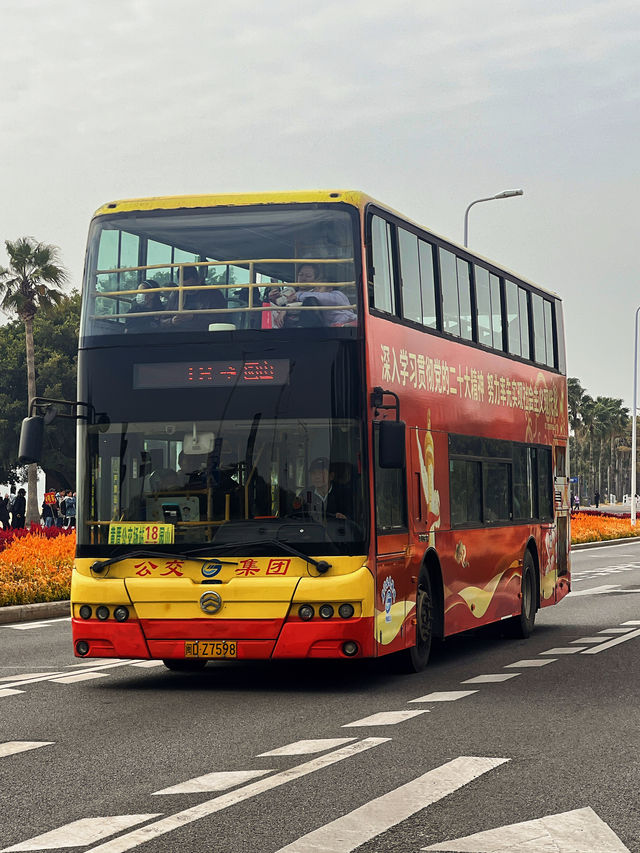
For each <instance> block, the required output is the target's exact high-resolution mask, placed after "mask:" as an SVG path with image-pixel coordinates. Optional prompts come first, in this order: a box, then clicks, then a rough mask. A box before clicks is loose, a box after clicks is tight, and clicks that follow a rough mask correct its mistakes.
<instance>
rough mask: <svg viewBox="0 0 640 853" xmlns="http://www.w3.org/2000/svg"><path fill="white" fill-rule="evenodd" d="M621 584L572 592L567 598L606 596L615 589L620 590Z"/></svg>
mask: <svg viewBox="0 0 640 853" xmlns="http://www.w3.org/2000/svg"><path fill="white" fill-rule="evenodd" d="M618 587H619V584H613V585H612V584H608V585H607V586H594V587H591V589H581V590H578V591H574V592H570V593H569V595H568V596H567V598H576V596H578V595H605V594H606V593H608V592H612V591H613V590H614V589H618Z"/></svg>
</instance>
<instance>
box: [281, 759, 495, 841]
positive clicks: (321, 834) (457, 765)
mask: <svg viewBox="0 0 640 853" xmlns="http://www.w3.org/2000/svg"><path fill="white" fill-rule="evenodd" d="M506 761H509V759H508V758H477V757H473V756H471V757H468V756H462V757H460V758H456V759H455V760H454V761H449V762H448V763H447V764H443V765H442V766H441V767H437V768H436V769H435V770H430V771H429V772H428V773H425V774H424V775H423V776H419V777H418V778H417V779H414V780H413V782H408V783H407V784H406V785H401V786H400V787H399V788H396V789H395V790H393V791H390V792H389V793H388V794H384V795H383V796H382V797H378V798H377V799H375V800H371V801H370V802H368V803H365V805H363V806H361V807H360V808H359V809H355V810H354V811H352V812H349V814H346V815H344V817H340V818H338V819H337V820H334V821H332V822H331V823H327V824H326V825H325V826H321V827H320V828H319V829H316V830H315V831H314V832H310V833H308V834H307V835H304V836H302V838H298V840H297V841H294V842H293V843H292V844H288V845H287V846H286V847H282V848H281V849H280V850H278V851H277V853H351V851H352V850H355V849H356V848H357V847H360V845H362V844H365V843H366V842H367V841H369V840H370V839H372V838H375V837H376V836H377V835H380V834H381V833H383V832H386V831H387V830H388V829H390V828H391V827H392V826H395V825H396V824H398V823H400V821H403V820H406V819H407V818H408V817H411V815H413V814H415V813H416V812H419V811H421V810H422V809H424V808H426V806H430V805H431V804H432V803H436V802H438V800H441V799H443V798H444V797H447V796H449V794H452V793H453V792H454V791H457V790H458V789H459V788H462V787H463V785H468V784H469V782H473V780H474V779H477V778H478V776H482V775H483V774H484V773H487V772H488V771H489V770H493V769H494V768H496V767H499V766H500V765H501V764H504V763H505V762H506Z"/></svg>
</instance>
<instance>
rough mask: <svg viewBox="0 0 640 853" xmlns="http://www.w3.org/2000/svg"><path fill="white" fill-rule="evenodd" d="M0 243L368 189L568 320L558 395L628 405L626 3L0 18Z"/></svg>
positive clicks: (637, 195) (67, 257)
mask: <svg viewBox="0 0 640 853" xmlns="http://www.w3.org/2000/svg"><path fill="white" fill-rule="evenodd" d="M0 33H2V49H1V50H0V163H1V164H2V167H1V169H0V186H1V187H2V201H3V203H2V205H1V206H0V263H4V262H5V260H6V257H5V254H4V251H3V249H4V245H3V241H4V240H5V239H16V238H17V237H20V236H26V235H29V236H33V237H35V238H36V239H38V240H41V241H43V242H46V243H54V244H56V245H58V246H59V247H60V250H61V253H62V258H63V262H64V263H65V265H66V266H67V268H68V269H69V271H70V274H71V281H72V284H73V286H76V287H78V286H79V285H80V278H81V274H82V264H83V258H84V243H85V239H86V234H87V228H88V224H89V219H90V217H91V214H92V213H93V211H94V210H95V209H96V208H97V207H99V206H100V205H101V204H102V203H104V202H106V201H109V200H112V199H115V198H126V197H130V196H139V195H142V196H145V195H164V194H181V193H202V192H213V193H217V192H232V191H259V190H271V189H273V190H278V189H314V188H323V189H329V188H331V189H334V188H339V189H362V190H364V191H366V192H368V193H370V194H371V195H373V196H375V197H377V198H379V199H380V200H381V201H383V202H386V203H387V204H390V205H392V206H393V207H395V208H396V209H398V210H400V211H401V212H403V213H405V214H406V215H407V216H409V217H411V218H412V219H414V220H416V221H418V222H420V223H421V224H423V225H425V226H427V227H429V228H431V229H432V230H434V231H436V232H437V233H440V234H442V235H444V236H447V237H450V238H453V239H455V240H457V241H459V242H462V227H463V215H464V210H465V208H466V206H467V204H469V202H471V201H472V200H474V199H476V198H482V197H485V196H490V195H494V194H495V193H498V192H500V191H502V190H505V189H512V188H517V187H522V188H523V189H524V191H525V195H524V196H523V197H522V198H514V199H507V200H504V201H493V202H489V203H486V204H482V205H476V206H475V207H474V208H473V209H472V210H471V213H470V217H469V245H470V248H472V249H474V250H476V251H478V252H479V253H481V254H483V255H485V256H488V257H490V258H493V259H495V260H496V261H498V262H499V263H502V264H504V265H506V266H507V267H509V268H511V269H513V270H514V271H516V272H518V273H519V274H521V275H523V276H525V277H527V278H530V279H532V280H533V281H535V282H537V283H539V284H540V285H541V286H543V287H547V288H549V289H550V290H553V291H556V292H557V293H559V294H560V295H561V296H562V297H563V299H564V303H565V321H566V326H567V350H568V362H569V374H570V375H573V376H577V377H579V378H580V380H581V381H582V384H583V385H584V386H585V387H586V389H587V390H588V391H589V393H591V394H592V395H593V396H596V395H599V394H601V395H606V396H613V397H622V398H624V399H625V400H626V402H627V404H628V403H630V401H631V396H632V369H633V319H634V312H635V309H636V307H638V305H640V277H639V276H638V271H637V268H636V265H635V262H634V260H633V259H634V257H635V255H636V251H637V250H636V247H637V245H638V242H639V240H638V236H637V231H638V211H639V209H640V167H639V165H638V162H639V159H640V110H639V107H640V3H638V2H637V0H597V2H588V0H582V2H578V0H553V2H552V0H482V2H480V0H384V2H383V0H339V2H333V0H325V2H317V1H316V2H310V1H309V0H268V2H262V3H260V2H259V0H258V2H256V0H251V2H249V0H224V2H222V0H179V1H178V0H109V2H104V0H81V2H79V0H0Z"/></svg>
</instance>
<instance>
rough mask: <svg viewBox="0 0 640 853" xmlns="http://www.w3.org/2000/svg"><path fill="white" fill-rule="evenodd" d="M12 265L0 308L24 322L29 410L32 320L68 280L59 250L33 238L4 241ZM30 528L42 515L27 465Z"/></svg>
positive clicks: (2, 272) (4, 271)
mask: <svg viewBox="0 0 640 853" xmlns="http://www.w3.org/2000/svg"><path fill="white" fill-rule="evenodd" d="M5 248H6V250H7V255H8V256H9V266H8V267H6V268H5V267H0V305H1V306H2V308H3V309H4V310H6V311H8V312H15V313H16V314H17V315H18V317H19V318H20V319H21V320H22V322H23V323H24V332H25V343H26V349H27V392H28V397H29V409H30V408H31V401H32V400H33V398H34V397H35V396H36V369H35V356H34V347H33V318H34V317H35V315H36V314H37V313H38V311H39V309H41V308H47V307H49V306H51V305H57V304H58V303H59V302H60V299H61V297H62V295H63V294H62V291H61V290H60V288H61V287H62V285H63V284H64V283H65V282H66V281H67V272H66V270H65V269H64V267H63V266H62V265H61V264H60V260H59V257H58V248H57V247H56V246H49V245H47V244H45V243H38V242H37V241H36V240H34V239H33V237H20V238H19V239H18V240H15V241H13V242H12V241H11V240H6V241H5ZM27 470H28V474H27V486H28V489H27V518H26V522H27V525H29V524H31V522H33V521H37V520H38V518H39V516H40V513H39V509H38V494H37V477H38V474H37V466H36V464H35V463H34V464H32V465H29V466H28V469H27Z"/></svg>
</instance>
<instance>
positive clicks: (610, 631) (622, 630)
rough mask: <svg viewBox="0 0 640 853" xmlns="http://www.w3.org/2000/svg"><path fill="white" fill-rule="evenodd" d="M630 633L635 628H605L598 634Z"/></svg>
mask: <svg viewBox="0 0 640 853" xmlns="http://www.w3.org/2000/svg"><path fill="white" fill-rule="evenodd" d="M630 631H633V628H631V627H630V626H629V627H627V628H605V629H604V630H602V631H598V634H628V633H629V632H630Z"/></svg>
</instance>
